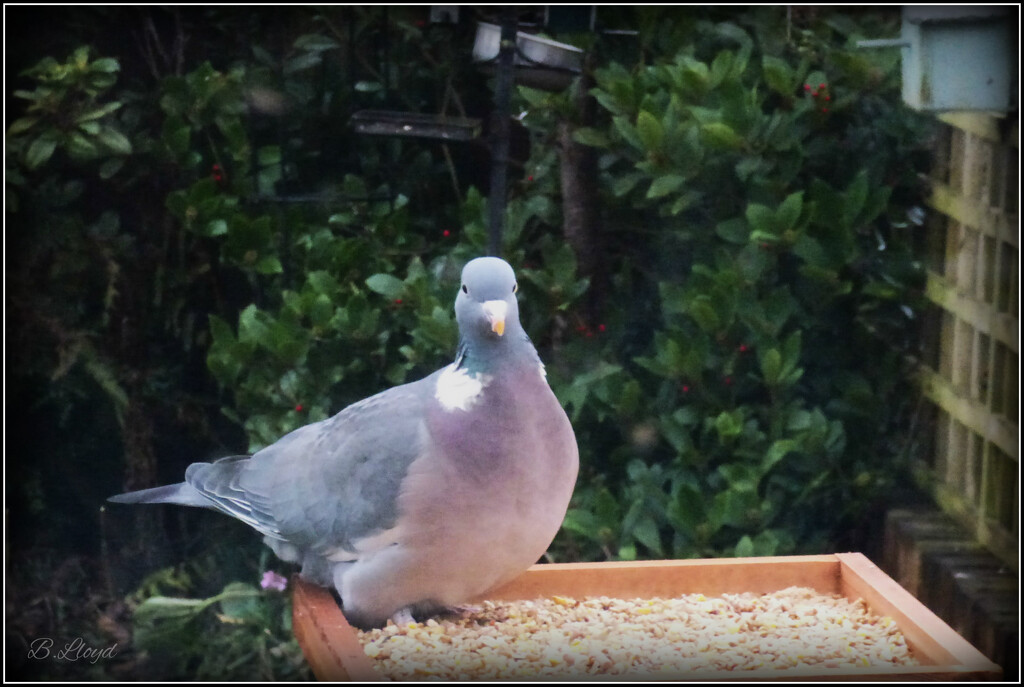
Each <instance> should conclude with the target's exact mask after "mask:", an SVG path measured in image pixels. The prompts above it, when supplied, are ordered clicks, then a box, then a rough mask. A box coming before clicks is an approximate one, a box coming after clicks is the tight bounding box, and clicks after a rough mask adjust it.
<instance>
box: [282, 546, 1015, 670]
mask: <svg viewBox="0 0 1024 687" xmlns="http://www.w3.org/2000/svg"><path fill="white" fill-rule="evenodd" d="M791 586H800V587H810V588H812V589H814V590H816V591H818V592H820V593H823V594H833V593H838V594H840V595H841V596H843V597H846V598H847V599H849V600H851V601H854V600H856V599H863V600H864V601H865V602H866V603H867V605H868V607H869V609H870V610H871V612H872V613H874V614H876V615H879V616H888V617H890V618H892V619H893V620H894V621H895V622H896V625H897V627H898V628H899V629H900V630H901V631H902V633H903V636H904V638H905V639H906V642H907V645H908V646H909V647H910V649H911V651H912V652H913V655H914V657H915V658H916V659H917V661H918V662H919V663H920V664H921V665H916V666H893V667H892V668H888V667H885V668H882V667H879V666H871V667H865V668H863V669H854V668H849V669H842V670H836V669H831V670H829V669H826V668H821V669H816V668H814V669H809V668H807V667H802V668H792V669H781V670H763V671H739V672H724V671H723V672H722V673H721V678H722V679H734V680H736V679H742V680H751V679H753V680H759V679H777V680H792V679H801V680H808V679H810V680H814V679H840V680H907V681H960V680H998V679H1000V678H1001V675H1002V671H1001V669H1000V667H999V666H998V665H996V664H995V663H992V662H991V661H989V660H988V659H987V658H986V657H985V656H984V655H983V654H982V653H981V652H979V651H978V650H977V649H975V648H974V647H973V646H971V644H970V643H969V642H967V640H965V639H964V638H962V637H961V636H960V635H958V634H957V633H956V632H955V631H954V630H953V629H952V628H951V627H950V626H949V625H947V624H946V623H945V622H943V621H942V619H941V618H939V617H938V616H936V615H935V614H934V613H932V612H931V611H930V610H928V608H927V607H925V606H924V605H923V604H922V603H921V602H920V601H918V600H917V599H915V598H914V597H913V596H912V595H911V594H910V593H909V592H907V591H906V590H905V589H903V588H902V587H901V586H900V585H899V584H897V583H896V582H895V581H894V580H893V579H892V578H891V577H889V576H888V575H886V574H885V573H884V572H882V571H881V570H880V569H879V568H878V567H876V566H875V565H874V564H873V563H871V561H869V560H868V559H867V558H866V557H865V556H864V555H863V554H859V553H844V554H834V555H822V556H781V557H765V558H731V559H705V560H674V561H640V562H631V563H627V562H612V563H563V564H549V565H535V566H533V567H532V568H530V569H529V570H527V571H526V572H524V573H523V574H522V575H520V576H519V577H518V578H516V579H515V580H513V581H512V582H510V583H508V584H507V585H505V586H503V587H500V588H498V589H495V590H493V591H492V592H490V593H488V594H486V595H485V597H484V598H487V599H492V600H506V601H508V600H525V599H535V598H538V597H549V596H552V595H556V594H557V595H563V596H572V597H576V598H581V597H584V596H610V597H618V598H635V597H645V598H649V597H655V596H662V597H668V596H678V595H681V594H696V593H701V594H705V595H706V596H717V595H720V594H737V593H743V592H752V593H757V594H763V593H768V592H775V591H779V590H782V589H785V588H787V587H791ZM293 601H294V605H293V611H292V612H293V626H294V629H295V636H296V637H297V638H298V641H299V644H300V645H301V646H302V650H303V652H304V654H305V656H306V660H307V661H309V664H310V666H311V667H312V669H313V673H314V674H315V675H316V677H317V679H319V680H330V681H338V680H358V681H370V680H374V681H379V680H383V679H384V676H383V675H382V674H381V673H379V672H377V671H376V670H375V669H374V668H373V659H371V658H369V657H368V656H367V655H366V654H365V653H364V652H363V649H362V645H361V644H360V643H359V640H358V639H357V637H356V633H355V630H354V629H353V628H352V626H350V625H349V624H348V622H347V621H346V620H345V616H344V614H343V613H342V612H341V610H340V609H339V608H338V604H337V602H336V601H335V599H334V597H333V596H332V595H331V593H330V592H329V591H327V590H325V589H323V588H321V587H317V586H314V585H310V584H307V583H305V582H302V581H301V580H299V579H298V578H297V577H296V578H295V584H294V596H293ZM716 677H717V675H716V674H713V673H707V672H702V673H700V674H694V679H700V680H706V679H709V678H710V679H715V678H716Z"/></svg>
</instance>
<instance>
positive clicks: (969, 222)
mask: <svg viewBox="0 0 1024 687" xmlns="http://www.w3.org/2000/svg"><path fill="white" fill-rule="evenodd" d="M939 119H940V121H941V122H942V124H941V128H942V133H941V135H940V136H939V142H938V150H936V151H935V162H936V165H935V170H934V172H933V178H932V185H933V186H932V188H933V191H932V195H931V198H930V200H929V205H930V206H931V208H932V209H933V210H934V211H935V212H932V213H930V215H931V218H930V220H929V221H930V226H929V227H928V230H929V231H928V235H929V237H930V239H929V242H930V244H931V245H930V246H929V249H928V250H927V251H926V253H927V261H928V283H927V292H926V293H927V297H928V299H929V300H930V301H931V302H932V303H933V304H934V305H935V306H937V307H936V309H935V310H934V312H933V313H932V316H931V317H930V318H929V319H930V321H931V326H930V327H929V328H930V329H931V331H930V332H928V333H927V335H926V337H927V338H929V339H931V341H932V345H931V349H932V350H931V351H930V352H929V354H928V355H926V360H925V364H924V365H923V366H922V368H921V377H920V379H921V386H922V389H923V391H924V394H925V397H926V398H927V399H928V401H929V402H930V404H931V409H930V410H931V416H932V417H933V419H934V421H935V424H934V428H935V437H934V450H933V451H932V452H931V453H932V455H933V456H934V458H933V462H932V464H931V465H930V466H928V467H927V468H926V469H925V470H923V471H922V473H921V475H920V476H921V478H922V479H921V481H922V483H925V484H927V485H928V486H929V487H930V488H931V490H932V493H933V494H934V496H935V497H936V499H937V500H938V502H939V504H940V505H941V506H942V508H943V509H944V510H945V511H947V512H948V513H950V514H951V515H953V516H954V517H956V518H957V519H959V520H960V521H961V522H962V523H964V524H965V525H966V526H968V527H969V528H970V529H971V530H972V531H973V532H975V534H976V536H977V538H978V540H979V541H980V542H981V543H983V544H984V545H985V546H987V547H988V548H989V549H990V550H991V551H993V553H995V554H996V555H998V556H999V557H1000V558H1002V559H1003V560H1004V561H1005V562H1006V563H1007V564H1009V565H1010V566H1011V567H1013V568H1014V569H1016V567H1017V552H1018V539H1019V536H1020V530H1019V519H1020V517H1019V516H1020V467H1019V465H1020V460H1019V450H1018V437H1019V425H1018V421H1019V409H1020V404H1019V398H1020V382H1019V372H1020V349H1019V338H1018V337H1019V333H1018V332H1019V321H1020V302H1019V286H1020V253H1019V237H1020V225H1019V224H1018V216H1019V214H1018V210H1019V203H1018V199H1019V195H1020V180H1019V178H1018V154H1019V148H1020V144H1019V129H1018V125H1017V124H1016V123H1008V122H1006V121H1005V120H999V119H996V118H995V117H991V116H987V115H978V114H955V115H942V116H940V117H939Z"/></svg>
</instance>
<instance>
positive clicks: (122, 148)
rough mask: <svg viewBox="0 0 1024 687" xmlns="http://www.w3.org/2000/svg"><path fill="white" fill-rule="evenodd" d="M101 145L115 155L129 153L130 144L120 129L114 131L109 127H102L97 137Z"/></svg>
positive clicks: (130, 149) (130, 150)
mask: <svg viewBox="0 0 1024 687" xmlns="http://www.w3.org/2000/svg"><path fill="white" fill-rule="evenodd" d="M97 138H98V139H99V141H100V143H102V144H103V145H105V146H106V147H107V149H108V150H110V152H112V153H114V154H115V155H131V152H132V144H131V141H129V140H128V138H127V137H126V136H125V135H124V134H122V133H121V132H120V131H115V130H114V129H111V128H109V127H106V128H104V129H103V131H102V132H100V135H99V136H98V137H97Z"/></svg>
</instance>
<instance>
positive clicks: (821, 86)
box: [818, 83, 825, 91]
mask: <svg viewBox="0 0 1024 687" xmlns="http://www.w3.org/2000/svg"><path fill="white" fill-rule="evenodd" d="M818 90H822V91H823V90H825V84H823V83H820V84H818Z"/></svg>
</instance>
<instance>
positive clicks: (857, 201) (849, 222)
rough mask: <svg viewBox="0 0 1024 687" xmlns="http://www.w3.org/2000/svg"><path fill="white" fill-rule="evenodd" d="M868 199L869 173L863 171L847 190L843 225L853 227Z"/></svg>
mask: <svg viewBox="0 0 1024 687" xmlns="http://www.w3.org/2000/svg"><path fill="white" fill-rule="evenodd" d="M867 198H868V173H867V171H866V170H861V171H860V172H858V173H857V176H856V177H854V179H853V181H852V182H851V183H850V185H849V186H848V187H847V189H846V193H845V198H844V200H845V202H844V203H843V224H844V226H847V227H853V226H854V223H855V222H856V220H857V216H858V215H860V211H861V210H862V209H863V208H864V203H865V201H867Z"/></svg>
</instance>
